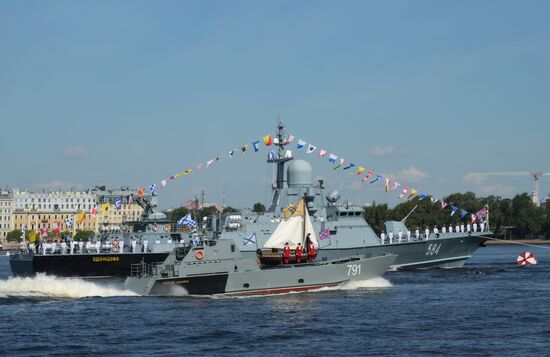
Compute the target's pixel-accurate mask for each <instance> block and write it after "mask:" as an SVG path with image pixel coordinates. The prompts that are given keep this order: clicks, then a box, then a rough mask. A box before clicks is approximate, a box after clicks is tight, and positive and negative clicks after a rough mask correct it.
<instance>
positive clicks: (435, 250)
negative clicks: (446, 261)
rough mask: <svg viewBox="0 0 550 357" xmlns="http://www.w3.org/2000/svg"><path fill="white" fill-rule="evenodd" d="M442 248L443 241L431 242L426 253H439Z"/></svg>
mask: <svg viewBox="0 0 550 357" xmlns="http://www.w3.org/2000/svg"><path fill="white" fill-rule="evenodd" d="M440 248H441V243H431V244H429V245H428V249H426V255H437V253H439V249H440Z"/></svg>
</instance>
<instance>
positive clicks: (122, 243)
mask: <svg viewBox="0 0 550 357" xmlns="http://www.w3.org/2000/svg"><path fill="white" fill-rule="evenodd" d="M118 247H119V248H118V249H119V251H118V252H119V253H120V254H122V253H124V238H122V239H121V240H120V242H118Z"/></svg>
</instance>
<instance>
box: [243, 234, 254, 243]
mask: <svg viewBox="0 0 550 357" xmlns="http://www.w3.org/2000/svg"><path fill="white" fill-rule="evenodd" d="M253 244H256V233H252V234H251V235H249V236H247V237H243V245H253Z"/></svg>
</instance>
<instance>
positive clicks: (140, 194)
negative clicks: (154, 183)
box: [138, 188, 145, 198]
mask: <svg viewBox="0 0 550 357" xmlns="http://www.w3.org/2000/svg"><path fill="white" fill-rule="evenodd" d="M143 192H145V189H144V188H140V189H139V190H138V197H139V198H142V197H143Z"/></svg>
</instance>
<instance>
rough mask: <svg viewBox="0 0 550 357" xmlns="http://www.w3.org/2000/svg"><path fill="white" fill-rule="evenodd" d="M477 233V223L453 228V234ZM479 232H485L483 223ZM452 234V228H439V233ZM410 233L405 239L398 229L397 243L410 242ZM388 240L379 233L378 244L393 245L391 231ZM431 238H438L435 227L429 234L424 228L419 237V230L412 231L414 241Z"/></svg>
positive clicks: (408, 232) (427, 228) (437, 231)
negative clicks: (386, 243)
mask: <svg viewBox="0 0 550 357" xmlns="http://www.w3.org/2000/svg"><path fill="white" fill-rule="evenodd" d="M477 231H478V225H477V223H474V224H473V225H470V224H469V223H468V224H467V225H466V226H465V225H464V224H461V225H458V224H457V225H456V226H455V227H454V232H455V233H466V232H467V233H472V232H477ZM479 231H480V232H485V223H484V222H482V223H480V224H479ZM447 232H449V233H453V226H451V225H449V229H447V228H446V227H445V226H443V227H442V228H441V233H447ZM411 235H412V233H411V231H410V230H407V232H406V239H405V237H403V232H402V231H401V229H399V230H398V231H397V243H401V242H410V241H411ZM387 236H388V239H386V234H385V233H384V232H382V233H380V242H381V243H382V244H384V243H385V242H386V241H387V242H388V243H389V244H392V243H394V242H393V238H394V234H393V232H392V231H389V232H388V235H387ZM432 236H433V238H438V237H439V228H437V227H434V229H433V231H432V232H430V228H429V227H426V230H425V231H424V234H423V235H421V234H420V230H419V229H418V228H416V230H415V231H414V238H413V239H414V240H420V238H423V239H425V240H428V239H430V237H432Z"/></svg>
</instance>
